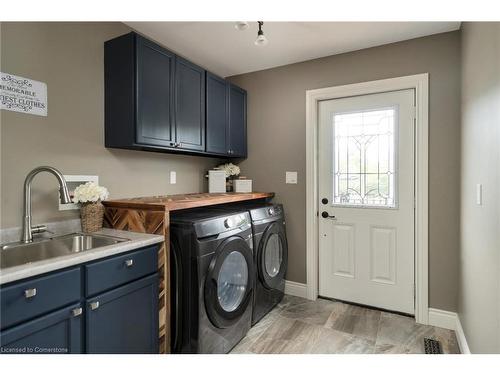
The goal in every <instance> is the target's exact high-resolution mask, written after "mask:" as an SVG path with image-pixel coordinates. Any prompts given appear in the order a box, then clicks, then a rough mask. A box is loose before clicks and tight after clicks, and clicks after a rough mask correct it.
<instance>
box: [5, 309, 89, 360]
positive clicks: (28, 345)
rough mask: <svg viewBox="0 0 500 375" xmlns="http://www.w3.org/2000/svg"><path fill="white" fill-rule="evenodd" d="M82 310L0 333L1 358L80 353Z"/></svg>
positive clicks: (63, 312) (59, 312)
mask: <svg viewBox="0 0 500 375" xmlns="http://www.w3.org/2000/svg"><path fill="white" fill-rule="evenodd" d="M82 311H83V309H82V306H81V305H80V304H75V305H72V306H69V307H65V308H63V309H60V310H57V311H55V312H53V313H50V314H47V315H44V316H42V317H40V318H37V319H34V320H31V321H29V322H27V323H24V324H21V325H18V326H16V327H14V328H10V329H7V330H4V331H2V332H0V347H1V348H0V352H1V353H3V354H8V353H10V354H15V353H26V354H62V353H64V354H67V353H73V354H75V353H81V352H82V320H83V319H82V318H83V314H82Z"/></svg>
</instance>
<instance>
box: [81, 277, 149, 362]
mask: <svg viewBox="0 0 500 375" xmlns="http://www.w3.org/2000/svg"><path fill="white" fill-rule="evenodd" d="M86 352H87V353H123V354H127V353H158V275H157V274H154V275H152V276H148V277H145V278H143V279H140V280H137V281H135V282H132V283H129V284H126V285H125V286H122V287H119V288H116V289H113V290H111V291H109V292H106V293H103V294H100V295H98V296H95V297H93V298H89V299H88V300H87V301H86Z"/></svg>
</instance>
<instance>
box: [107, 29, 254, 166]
mask: <svg viewBox="0 0 500 375" xmlns="http://www.w3.org/2000/svg"><path fill="white" fill-rule="evenodd" d="M104 80H105V95H104V96H105V146H106V147H110V148H125V149H135V150H149V151H160V152H175V153H185V154H192V155H201V156H224V157H245V156H246V93H245V91H244V90H242V89H240V88H238V87H236V86H234V85H230V84H229V82H227V81H225V80H224V79H222V78H218V77H215V76H213V75H211V74H210V73H207V72H206V71H205V70H204V69H203V68H200V67H199V66H197V65H195V64H193V63H191V62H189V61H187V60H185V59H183V58H181V57H179V56H176V55H175V54H174V53H173V52H171V51H168V50H167V49H165V48H163V47H161V46H159V45H158V44H156V43H154V42H152V41H150V40H148V39H146V38H144V37H142V36H140V35H138V34H136V33H134V32H132V33H129V34H126V35H122V36H120V37H118V38H115V39H112V40H109V41H107V42H106V43H105V48H104ZM233 107H234V109H233V110H231V108H233ZM242 116H244V117H242ZM231 129H233V130H231Z"/></svg>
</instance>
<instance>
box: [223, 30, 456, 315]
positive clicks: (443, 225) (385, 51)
mask: <svg viewBox="0 0 500 375" xmlns="http://www.w3.org/2000/svg"><path fill="white" fill-rule="evenodd" d="M266 48H272V46H271V45H269V46H268V47H266ZM425 72H428V73H429V74H430V178H429V181H430V186H429V188H430V189H429V198H430V212H429V214H430V228H429V229H430V239H429V242H430V243H429V245H430V246H429V248H430V261H429V264H430V305H431V306H432V307H435V308H441V309H445V310H451V311H456V307H457V280H458V278H457V269H458V264H457V262H458V247H459V244H458V238H459V232H458V231H459V203H460V201H459V189H458V186H459V183H460V179H459V160H460V157H459V151H460V33H459V32H451V33H445V34H440V35H435V36H429V37H425V38H419V39H414V40H410V41H405V42H400V43H395V44H391V45H385V46H381V47H375V48H370V49H366V50H362V51H357V52H351V53H346V54H342V55H336V56H331V57H326V58H321V59H317V60H312V61H307V62H303V63H298V64H292V65H286V66H282V67H278V68H273V69H269V70H264V71H259V72H253V73H248V74H243V75H239V76H234V77H231V80H232V81H234V82H235V83H236V84H238V85H241V86H242V87H243V88H245V89H246V90H248V137H249V138H248V147H249V153H248V154H249V157H248V159H247V160H246V161H244V162H243V163H242V164H241V166H242V169H243V170H244V171H245V174H246V175H248V176H251V177H252V178H253V179H254V183H255V188H256V189H257V190H263V191H267V190H269V191H275V192H276V193H277V200H278V201H281V202H283V203H284V205H285V210H286V213H287V226H288V232H287V234H288V237H289V252H290V255H289V271H288V275H287V279H289V280H293V281H297V282H302V283H304V282H305V281H306V251H305V246H306V235H305V224H306V219H305V205H306V203H305V198H306V184H305V180H304V178H305V147H306V144H305V134H306V130H305V93H306V90H309V89H316V88H322V87H329V86H335V85H343V84H349V83H355V82H363V81H371V80H377V79H384V78H391V77H398V76H404V75H410V74H418V73H425ZM285 171H298V176H299V177H298V179H299V183H298V184H297V185H286V184H285Z"/></svg>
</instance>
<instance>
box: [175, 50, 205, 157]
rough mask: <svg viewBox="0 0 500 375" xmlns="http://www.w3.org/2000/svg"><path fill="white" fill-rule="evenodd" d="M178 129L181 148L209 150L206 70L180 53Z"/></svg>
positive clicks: (176, 115) (177, 73) (177, 87)
mask: <svg viewBox="0 0 500 375" xmlns="http://www.w3.org/2000/svg"><path fill="white" fill-rule="evenodd" d="M175 130H176V135H177V136H176V141H177V143H178V146H177V147H179V148H181V149H188V150H197V151H204V150H205V70H203V69H202V68H200V67H199V66H196V65H194V64H192V63H190V62H189V61H187V60H184V59H181V58H180V57H177V59H176V64H175Z"/></svg>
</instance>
